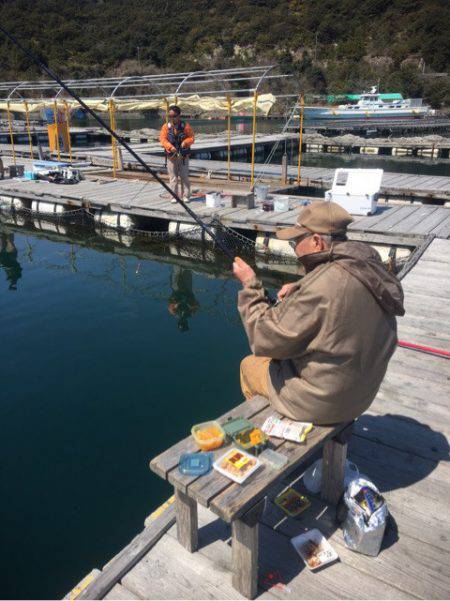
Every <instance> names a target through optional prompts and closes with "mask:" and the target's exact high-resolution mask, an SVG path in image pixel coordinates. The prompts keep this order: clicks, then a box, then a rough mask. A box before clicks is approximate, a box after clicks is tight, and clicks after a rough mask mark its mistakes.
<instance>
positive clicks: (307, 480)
mask: <svg viewBox="0 0 450 601" xmlns="http://www.w3.org/2000/svg"><path fill="white" fill-rule="evenodd" d="M322 465H323V459H317V461H315V462H314V463H313V464H312V466H311V467H310V468H309V469H308V470H306V472H305V473H304V474H303V484H304V485H305V486H306V488H307V489H308V490H309V492H310V493H312V494H316V493H318V492H320V489H321V488H322ZM358 476H359V469H358V466H357V465H355V464H354V463H352V462H351V461H346V462H345V472H344V488H347V486H348V485H349V484H350V482H351V481H352V480H354V479H355V478H358Z"/></svg>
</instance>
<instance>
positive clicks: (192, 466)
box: [178, 453, 213, 476]
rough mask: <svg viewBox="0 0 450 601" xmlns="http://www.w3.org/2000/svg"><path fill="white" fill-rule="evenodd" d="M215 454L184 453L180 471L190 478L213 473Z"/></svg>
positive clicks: (179, 465) (179, 467)
mask: <svg viewBox="0 0 450 601" xmlns="http://www.w3.org/2000/svg"><path fill="white" fill-rule="evenodd" d="M212 460H213V453H183V455H181V457H180V461H179V463H178V470H179V471H180V472H181V473H182V474H185V475H188V476H203V475H204V474H207V473H208V472H209V471H211V467H212Z"/></svg>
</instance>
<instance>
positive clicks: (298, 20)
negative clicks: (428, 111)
mask: <svg viewBox="0 0 450 601" xmlns="http://www.w3.org/2000/svg"><path fill="white" fill-rule="evenodd" d="M0 6H1V13H0V18H1V21H2V24H4V26H5V27H6V28H8V29H9V30H11V31H13V32H14V33H15V34H16V35H17V36H18V37H19V38H20V39H21V40H23V41H24V42H26V43H27V44H29V45H30V46H31V47H32V48H33V50H34V51H36V52H38V53H39V55H40V56H42V57H43V58H44V59H45V60H46V61H48V62H49V63H50V64H51V65H52V66H53V67H55V68H57V70H58V71H59V72H61V73H62V74H63V75H64V76H71V77H81V76H96V75H108V74H110V75H115V74H134V73H152V72H157V71H159V70H164V71H169V70H182V71H185V70H190V69H207V68H220V67H226V66H236V65H243V64H245V65H250V64H255V63H259V64H260V63H265V62H277V63H278V64H280V66H281V68H282V69H283V70H284V71H287V72H289V73H292V74H293V75H294V76H295V81H294V82H293V81H291V85H292V86H295V87H296V88H297V89H298V87H299V86H301V87H302V89H305V90H307V91H316V92H319V93H323V92H337V93H339V92H345V91H353V90H360V89H361V88H365V87H367V85H369V84H372V83H376V82H377V81H378V80H380V81H381V85H382V89H384V90H393V91H401V92H403V93H404V94H407V95H413V96H421V95H425V96H426V97H428V98H429V99H432V100H433V102H434V103H435V104H438V103H440V102H442V101H443V100H444V96H445V85H446V84H445V81H446V80H445V79H443V78H436V77H433V75H432V74H433V73H434V72H444V71H446V70H448V62H449V54H450V50H449V39H450V35H449V31H450V17H449V12H450V10H449V2H448V0H248V1H244V0H190V1H189V0H125V1H124V0H121V1H119V0H70V1H68V0H33V1H26V0H9V1H2V2H0ZM0 56H1V60H0V79H1V80H4V79H21V78H34V77H37V76H39V75H40V74H39V73H38V71H37V69H36V68H35V67H34V66H31V65H30V64H29V62H28V61H27V59H26V58H24V57H23V56H21V55H20V53H19V52H18V51H17V50H15V49H14V48H12V47H11V45H10V44H9V43H8V42H6V41H5V40H1V39H0ZM447 81H448V80H447Z"/></svg>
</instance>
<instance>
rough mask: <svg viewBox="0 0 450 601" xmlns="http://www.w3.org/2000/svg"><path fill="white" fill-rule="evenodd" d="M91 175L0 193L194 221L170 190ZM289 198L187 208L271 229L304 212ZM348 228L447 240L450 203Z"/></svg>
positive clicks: (231, 223) (410, 240)
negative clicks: (273, 207)
mask: <svg viewBox="0 0 450 601" xmlns="http://www.w3.org/2000/svg"><path fill="white" fill-rule="evenodd" d="M89 178H90V179H85V180H83V181H81V182H80V183H78V184H75V185H71V186H67V185H61V184H49V183H47V182H42V181H30V180H19V179H9V180H8V179H6V180H0V197H1V198H2V199H3V198H4V197H15V198H21V199H25V200H27V201H33V200H38V201H43V200H46V201H48V202H54V203H55V204H63V205H65V206H66V208H69V209H70V208H76V207H87V208H90V209H94V210H99V209H103V210H108V211H114V212H118V213H127V214H130V215H133V216H135V217H137V218H139V217H147V218H152V219H158V220H161V219H162V220H165V221H167V222H170V221H178V222H184V223H193V220H192V219H191V218H190V217H189V216H188V215H187V214H186V212H185V211H184V209H183V208H182V207H181V206H179V205H177V204H172V203H171V201H170V198H169V195H168V193H166V192H165V191H164V190H163V188H162V187H161V186H160V185H159V184H158V183H156V182H154V181H153V180H149V181H144V182H142V181H140V180H137V179H136V180H130V179H118V180H114V179H111V178H105V177H99V176H95V175H90V176H89ZM446 179H449V180H450V178H446ZM204 185H205V186H207V183H206V182H205V184H204ZM225 187H226V186H224V188H225ZM289 198H290V204H291V209H290V210H289V211H284V212H273V211H272V212H265V211H263V210H262V207H261V203H257V205H256V208H254V209H248V208H247V207H246V204H245V201H242V200H240V201H239V204H238V206H237V207H235V208H231V203H230V202H228V203H225V206H223V207H221V208H216V209H211V208H208V207H206V206H205V201H204V197H203V199H201V198H199V199H198V200H193V201H192V203H191V205H190V206H191V207H192V209H193V210H194V211H195V212H196V213H197V214H198V215H199V217H201V218H203V219H206V220H208V219H212V218H213V217H214V218H215V219H217V220H218V221H219V222H220V223H222V224H223V225H225V226H227V227H231V228H235V229H239V230H244V231H247V232H250V231H252V232H254V231H259V232H274V231H276V230H277V229H278V228H279V227H282V226H286V225H292V224H293V223H295V221H296V219H297V216H298V214H299V212H300V211H301V210H302V204H301V203H302V200H301V199H299V197H296V196H290V197H289ZM350 231H351V233H352V234H351V235H352V237H353V238H357V239H360V240H366V241H368V242H379V243H388V244H410V245H415V244H417V243H419V242H420V241H421V240H422V239H423V238H425V237H427V236H429V235H434V236H436V237H440V238H445V239H446V238H450V207H439V206H436V205H421V204H413V205H411V204H410V205H392V206H390V205H385V206H382V205H380V207H379V209H378V211H377V213H376V214H375V215H371V216H368V217H356V218H355V222H354V223H353V224H352V226H351V227H350Z"/></svg>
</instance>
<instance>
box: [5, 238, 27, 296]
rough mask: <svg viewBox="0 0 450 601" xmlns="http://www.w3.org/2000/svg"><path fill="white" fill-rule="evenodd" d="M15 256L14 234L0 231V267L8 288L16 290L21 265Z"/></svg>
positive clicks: (20, 275) (16, 254)
mask: <svg viewBox="0 0 450 601" xmlns="http://www.w3.org/2000/svg"><path fill="white" fill-rule="evenodd" d="M17 256H18V253H17V248H16V245H15V244H14V234H13V233H10V232H7V231H4V232H0V268H3V270H4V271H5V273H6V281H7V282H9V286H8V288H9V290H17V282H18V281H19V280H20V278H21V277H22V266H21V265H20V263H19V261H18V260H17Z"/></svg>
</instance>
